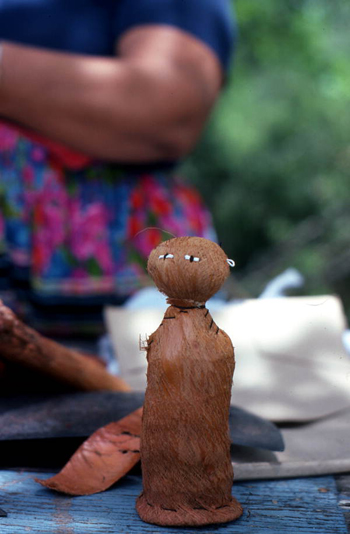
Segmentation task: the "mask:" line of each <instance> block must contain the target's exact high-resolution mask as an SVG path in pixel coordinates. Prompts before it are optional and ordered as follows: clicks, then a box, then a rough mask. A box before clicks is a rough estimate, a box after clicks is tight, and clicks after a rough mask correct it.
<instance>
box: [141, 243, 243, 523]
mask: <svg viewBox="0 0 350 534" xmlns="http://www.w3.org/2000/svg"><path fill="white" fill-rule="evenodd" d="M232 263H233V262H232ZM232 263H231V260H228V258H227V256H226V254H225V253H224V251H223V250H222V249H221V248H220V247H219V246H218V245H217V244H215V243H213V242H211V241H208V240H207V239H204V238H199V237H180V238H175V239H171V240H169V241H166V242H163V243H161V244H160V245H159V246H158V247H157V248H156V249H154V250H153V251H152V253H151V254H150V257H149V260H148V271H149V273H150V275H151V276H152V278H153V280H154V281H155V283H156V285H157V287H158V289H159V290H160V291H161V292H163V293H165V294H166V295H167V297H168V299H167V302H168V304H169V305H170V306H169V307H168V309H167V311H166V312H165V315H164V318H163V321H162V323H161V325H160V326H159V328H158V329H157V330H156V331H155V332H154V333H153V334H152V335H151V336H150V337H149V339H148V343H147V360H148V371H147V390H146V396H145V403H144V412H143V423H142V436H141V461H142V474H143V492H142V493H141V495H140V496H139V498H138V500H137V505H136V507H137V511H138V513H139V515H140V517H141V519H143V520H144V521H146V522H148V523H154V524H158V525H168V526H170V525H173V526H175V525H177V526H181V525H182V526H184V525H193V526H195V525H206V524H211V523H221V522H228V521H232V520H234V519H237V518H238V517H240V515H241V514H242V507H241V506H240V504H239V503H238V502H237V501H236V499H234V498H233V497H232V494H231V488H232V482H233V469H232V464H231V460H230V440H229V433H228V416H229V405H230V398H231V387H232V376H233V371H234V367H235V360H234V350H233V347H232V343H231V341H230V338H229V337H228V336H227V334H225V332H223V331H222V330H220V328H219V327H218V326H217V325H216V324H215V323H214V320H213V319H212V317H211V315H210V313H209V310H208V309H207V308H206V307H205V302H206V301H207V300H208V299H209V298H210V297H211V296H213V295H214V294H215V293H216V292H217V291H218V290H219V288H220V287H221V286H222V284H223V282H224V281H225V279H226V278H227V276H228V274H229V265H232Z"/></svg>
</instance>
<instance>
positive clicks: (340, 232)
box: [185, 0, 350, 312]
mask: <svg viewBox="0 0 350 534" xmlns="http://www.w3.org/2000/svg"><path fill="white" fill-rule="evenodd" d="M234 7H235V11H236V15H237V21H238V26H239V34H240V36H239V44H238V49H237V53H236V56H235V60H234V65H233V69H232V73H231V75H230V79H229V82H228V84H227V86H226V88H225V90H224V92H223V94H222V97H221V100H220V102H219V104H218V105H217V107H216V110H215V111H214V114H213V116H212V119H211V121H210V124H209V126H208V128H207V130H206V132H205V134H204V136H203V139H202V141H201V143H200V144H199V146H198V148H197V149H196V152H195V153H194V154H193V156H192V157H191V158H190V160H189V161H188V163H187V164H186V168H185V171H186V173H187V175H189V176H190V177H191V179H192V181H194V182H195V183H196V185H197V186H198V188H199V189H200V191H201V192H202V194H203V196H204V198H205V200H206V202H207V204H208V205H209V207H210V208H211V210H212V213H213V216H214V221H215V224H216V228H217V231H218V235H219V239H220V240H221V241H222V243H223V246H224V248H225V250H226V251H227V253H228V254H229V256H230V257H233V258H234V259H235V260H236V264H237V268H236V271H235V273H236V277H237V279H238V281H239V282H240V284H241V285H242V287H243V288H244V290H245V291H246V292H247V293H248V294H251V295H253V296H255V295H258V294H259V292H260V291H261V290H262V289H263V287H264V284H265V283H266V282H267V281H268V280H269V279H270V278H271V277H273V276H275V275H276V274H278V273H280V272H282V271H283V270H284V269H285V268H286V267H288V266H294V267H296V268H298V269H299V270H300V271H301V272H302V273H303V274H304V275H305V276H306V281H307V282H306V287H305V293H307V294H315V293H323V292H337V293H340V294H341V296H342V298H343V301H344V303H345V307H346V308H347V310H348V312H350V203H349V189H350V66H349V65H350V31H349V25H350V24H349V23H350V2H348V1H345V0H332V1H329V0H283V2H281V0H263V1H258V0H236V2H235V3H234Z"/></svg>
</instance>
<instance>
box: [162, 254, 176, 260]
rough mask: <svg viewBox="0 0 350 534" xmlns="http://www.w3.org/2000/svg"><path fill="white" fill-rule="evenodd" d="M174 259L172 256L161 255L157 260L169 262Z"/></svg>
mask: <svg viewBox="0 0 350 534" xmlns="http://www.w3.org/2000/svg"><path fill="white" fill-rule="evenodd" d="M173 257H174V254H161V255H160V256H158V259H159V260H171V259H173Z"/></svg>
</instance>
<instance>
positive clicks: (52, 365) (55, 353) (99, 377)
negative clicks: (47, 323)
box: [0, 301, 131, 391]
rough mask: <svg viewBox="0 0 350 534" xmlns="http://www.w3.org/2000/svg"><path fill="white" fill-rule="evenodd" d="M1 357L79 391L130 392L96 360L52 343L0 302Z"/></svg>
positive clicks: (122, 382) (126, 386)
mask: <svg viewBox="0 0 350 534" xmlns="http://www.w3.org/2000/svg"><path fill="white" fill-rule="evenodd" d="M0 357H1V358H3V359H6V360H8V361H9V362H13V363H16V364H20V365H23V366H25V367H29V368H31V369H34V370H36V371H38V372H40V373H42V374H45V375H48V376H51V377H53V378H55V379H56V380H58V381H59V382H63V383H65V384H68V385H70V386H73V387H74V388H76V389H78V390H82V391H98V390H110V391H130V390H131V388H130V386H129V385H128V384H126V382H124V380H122V379H121V378H119V377H117V376H113V375H111V374H110V373H108V372H107V371H106V370H105V369H104V368H103V367H102V366H101V365H100V364H99V363H98V362H97V361H96V362H95V361H94V360H93V359H92V358H90V357H89V356H85V355H83V354H81V353H79V352H78V351H76V350H72V349H69V348H67V347H64V346H62V345H60V344H59V343H56V342H55V341H52V340H50V339H48V338H46V337H44V336H42V335H40V334H39V333H38V332H36V331H35V330H33V329H32V328H29V327H28V326H26V325H25V324H24V323H22V322H21V321H20V320H19V319H18V318H17V317H16V315H15V314H14V313H13V312H12V311H11V310H10V309H9V308H7V307H6V306H4V304H3V303H2V301H0Z"/></svg>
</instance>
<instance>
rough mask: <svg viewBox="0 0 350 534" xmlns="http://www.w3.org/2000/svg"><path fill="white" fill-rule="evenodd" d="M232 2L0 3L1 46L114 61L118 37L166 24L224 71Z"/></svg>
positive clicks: (232, 36)
mask: <svg viewBox="0 0 350 534" xmlns="http://www.w3.org/2000/svg"><path fill="white" fill-rule="evenodd" d="M230 4H231V2H230V0H0V40H2V39H3V40H8V41H14V42H18V43H22V44H28V45H32V46H39V47H44V48H49V49H52V50H59V51H65V52H75V53H81V54H91V55H103V56H112V55H114V53H115V44H116V42H117V41H118V39H119V37H120V36H121V35H122V34H123V33H124V32H126V31H128V30H129V29H131V28H132V27H135V26H140V25H144V24H166V25H170V26H174V27H176V28H179V29H181V30H184V31H186V32H188V33H190V34H191V35H193V36H194V37H196V38H198V39H200V40H201V41H203V42H204V43H206V44H207V45H208V46H209V47H210V48H211V49H212V50H213V51H214V52H215V53H216V54H217V56H218V57H219V59H220V61H221V63H222V65H223V67H224V69H225V70H226V69H227V67H228V65H229V62H230V57H231V54H232V49H233V45H234V40H235V26H234V22H233V18H232V13H231V10H230V7H231V6H230Z"/></svg>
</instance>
